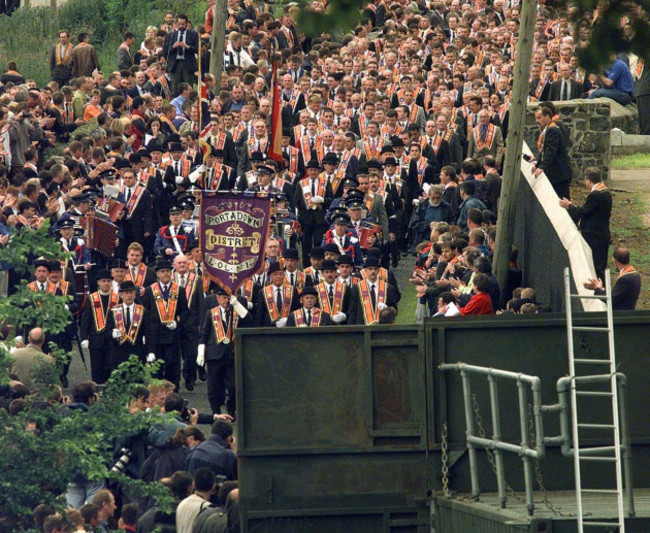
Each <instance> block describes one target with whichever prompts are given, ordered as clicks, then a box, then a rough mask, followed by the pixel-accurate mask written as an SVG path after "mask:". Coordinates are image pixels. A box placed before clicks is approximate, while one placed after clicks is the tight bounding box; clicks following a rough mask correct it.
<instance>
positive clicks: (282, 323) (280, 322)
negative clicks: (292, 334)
mask: <svg viewBox="0 0 650 533" xmlns="http://www.w3.org/2000/svg"><path fill="white" fill-rule="evenodd" d="M286 325H287V319H286V318H279V319H278V321H277V322H276V323H275V327H276V328H283V327H284V326H286Z"/></svg>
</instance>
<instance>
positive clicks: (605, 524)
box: [582, 520, 621, 527]
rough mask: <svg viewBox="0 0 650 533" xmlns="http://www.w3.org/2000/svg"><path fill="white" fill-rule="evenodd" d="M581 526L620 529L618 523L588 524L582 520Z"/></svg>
mask: <svg viewBox="0 0 650 533" xmlns="http://www.w3.org/2000/svg"><path fill="white" fill-rule="evenodd" d="M582 524H583V525H585V526H596V527H621V524H619V523H618V522H588V521H587V520H583V521H582Z"/></svg>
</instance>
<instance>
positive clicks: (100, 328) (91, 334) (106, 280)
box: [80, 269, 118, 383]
mask: <svg viewBox="0 0 650 533" xmlns="http://www.w3.org/2000/svg"><path fill="white" fill-rule="evenodd" d="M95 280H96V281H97V285H98V291H97V292H93V293H91V294H89V295H88V299H87V300H86V305H84V308H83V310H82V311H81V323H80V330H81V332H80V333H81V339H82V341H81V347H82V348H83V349H85V350H89V352H90V372H91V376H92V379H93V381H94V382H95V383H105V382H106V380H107V379H108V378H109V376H110V359H109V357H110V346H111V336H110V331H111V330H110V329H107V328H106V325H107V323H108V315H109V314H110V310H111V308H112V307H113V306H115V305H117V304H118V296H117V294H115V293H114V292H112V291H111V283H112V279H111V272H110V270H106V269H102V270H100V271H99V272H97V276H96V277H95Z"/></svg>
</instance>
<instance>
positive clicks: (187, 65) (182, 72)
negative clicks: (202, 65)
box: [163, 30, 199, 96]
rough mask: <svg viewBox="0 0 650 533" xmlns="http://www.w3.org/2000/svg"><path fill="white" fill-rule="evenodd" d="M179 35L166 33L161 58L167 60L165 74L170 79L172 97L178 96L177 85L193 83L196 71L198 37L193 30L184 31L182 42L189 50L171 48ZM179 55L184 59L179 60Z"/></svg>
mask: <svg viewBox="0 0 650 533" xmlns="http://www.w3.org/2000/svg"><path fill="white" fill-rule="evenodd" d="M181 33H182V32H179V31H178V30H175V31H173V32H171V33H168V34H167V35H166V36H165V42H164V43H163V56H164V57H165V58H166V59H167V72H169V77H170V78H171V82H172V94H173V96H177V95H178V84H179V83H181V82H186V83H189V84H190V85H192V84H193V83H194V73H195V72H196V71H197V70H198V64H197V61H196V54H197V53H198V51H199V35H198V34H197V33H196V31H194V30H185V32H184V34H183V35H184V40H185V43H186V44H187V46H188V47H189V48H183V47H181V46H179V47H177V48H173V46H174V44H175V43H176V42H178V41H179V40H180V34H181ZM179 55H182V56H183V57H184V59H180V58H179V57H178V56H179Z"/></svg>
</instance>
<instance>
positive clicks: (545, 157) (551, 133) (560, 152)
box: [534, 106, 571, 200]
mask: <svg viewBox="0 0 650 533" xmlns="http://www.w3.org/2000/svg"><path fill="white" fill-rule="evenodd" d="M535 122H536V123H537V125H538V126H539V129H540V130H541V133H540V135H539V138H538V139H537V150H538V151H539V158H538V160H537V165H536V168H535V170H534V175H535V177H536V178H538V177H539V175H540V174H541V173H542V172H544V174H546V177H547V178H548V180H549V181H550V182H551V185H552V186H553V189H554V190H555V192H556V193H557V195H558V196H559V197H560V198H566V199H567V200H569V199H570V198H571V193H570V191H569V185H570V184H571V163H570V162H569V153H568V150H567V145H566V140H565V139H564V136H563V135H562V132H561V131H560V128H558V127H557V125H556V124H555V122H553V113H552V112H551V110H550V109H548V108H547V107H542V106H540V107H539V108H537V110H536V111H535Z"/></svg>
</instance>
